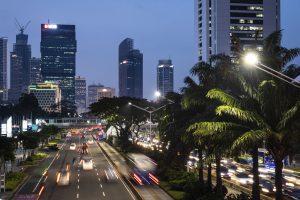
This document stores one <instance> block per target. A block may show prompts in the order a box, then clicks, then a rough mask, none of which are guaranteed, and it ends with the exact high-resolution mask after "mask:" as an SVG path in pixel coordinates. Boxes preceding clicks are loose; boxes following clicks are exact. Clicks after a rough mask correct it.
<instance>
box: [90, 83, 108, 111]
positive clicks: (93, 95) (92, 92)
mask: <svg viewBox="0 0 300 200" xmlns="http://www.w3.org/2000/svg"><path fill="white" fill-rule="evenodd" d="M103 87H104V86H103V85H101V84H98V85H95V84H92V85H89V86H88V106H90V105H91V104H92V103H95V102H97V101H98V98H97V95H98V93H97V91H98V89H101V88H103Z"/></svg>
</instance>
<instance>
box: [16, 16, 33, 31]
mask: <svg viewBox="0 0 300 200" xmlns="http://www.w3.org/2000/svg"><path fill="white" fill-rule="evenodd" d="M29 24H30V21H28V22H27V23H26V25H25V26H24V25H21V24H20V23H19V21H18V20H17V19H16V18H15V25H16V27H17V29H19V30H20V32H21V34H23V33H24V31H25V29H26V28H27V27H28V25H29Z"/></svg>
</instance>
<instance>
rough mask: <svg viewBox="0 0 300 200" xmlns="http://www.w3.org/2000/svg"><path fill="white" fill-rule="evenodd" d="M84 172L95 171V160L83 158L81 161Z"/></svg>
mask: <svg viewBox="0 0 300 200" xmlns="http://www.w3.org/2000/svg"><path fill="white" fill-rule="evenodd" d="M81 163H82V169H83V170H92V169H93V159H92V158H83V159H82V160H81Z"/></svg>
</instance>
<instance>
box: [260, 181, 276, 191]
mask: <svg viewBox="0 0 300 200" xmlns="http://www.w3.org/2000/svg"><path fill="white" fill-rule="evenodd" d="M259 186H260V188H261V191H262V192H263V193H266V194H270V193H273V192H276V187H275V186H274V184H273V183H272V181H269V180H267V179H260V180H259Z"/></svg>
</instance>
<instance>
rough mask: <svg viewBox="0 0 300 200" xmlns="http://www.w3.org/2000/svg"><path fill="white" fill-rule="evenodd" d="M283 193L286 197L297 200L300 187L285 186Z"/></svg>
mask: <svg viewBox="0 0 300 200" xmlns="http://www.w3.org/2000/svg"><path fill="white" fill-rule="evenodd" d="M283 194H284V196H285V197H287V199H293V200H296V199H297V200H298V199H300V189H299V188H285V189H284V190H283Z"/></svg>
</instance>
